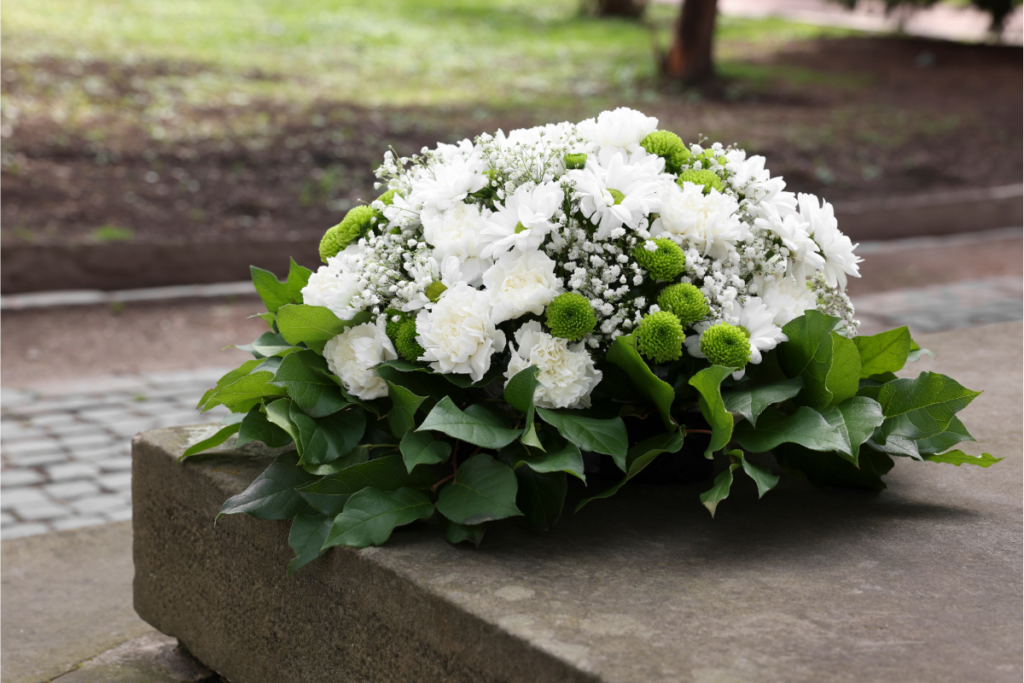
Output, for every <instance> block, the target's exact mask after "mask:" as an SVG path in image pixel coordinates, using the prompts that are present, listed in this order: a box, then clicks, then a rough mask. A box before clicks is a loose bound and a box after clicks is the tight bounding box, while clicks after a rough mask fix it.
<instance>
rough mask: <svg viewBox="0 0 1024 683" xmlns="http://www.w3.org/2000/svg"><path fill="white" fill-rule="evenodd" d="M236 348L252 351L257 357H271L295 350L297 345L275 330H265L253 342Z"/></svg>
mask: <svg viewBox="0 0 1024 683" xmlns="http://www.w3.org/2000/svg"><path fill="white" fill-rule="evenodd" d="M235 348H236V349H238V350H239V351H245V352H247V353H251V354H252V355H254V356H256V358H269V357H271V356H283V355H285V354H287V353H290V352H293V351H294V350H295V348H296V347H294V346H292V345H291V344H289V343H288V342H286V341H285V340H284V337H282V336H281V335H279V334H277V333H275V332H264V333H263V334H261V335H260V336H259V337H258V338H257V339H256V341H254V342H252V343H251V344H244V345H236V346H235Z"/></svg>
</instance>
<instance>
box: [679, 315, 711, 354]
mask: <svg viewBox="0 0 1024 683" xmlns="http://www.w3.org/2000/svg"><path fill="white" fill-rule="evenodd" d="M712 324H713V323H712V322H711V321H710V320H702V321H701V322H699V323H694V325H693V327H691V328H690V330H691V331H692V332H693V334H691V335H689V336H687V337H686V339H684V340H683V346H685V347H686V352H687V353H688V354H690V355H691V356H693V357H694V358H707V356H705V355H704V352H703V351H701V350H700V338H701V337H703V336H704V333H705V332H707V331H708V328H709V327H711V325H712Z"/></svg>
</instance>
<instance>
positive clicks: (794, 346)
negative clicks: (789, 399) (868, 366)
mask: <svg viewBox="0 0 1024 683" xmlns="http://www.w3.org/2000/svg"><path fill="white" fill-rule="evenodd" d="M838 322H839V318H835V317H832V316H830V315H825V314H824V313H820V312H818V311H807V312H806V313H804V314H803V315H802V316H800V317H799V318H794V319H793V320H791V321H789V322H788V323H786V325H785V326H783V328H782V331H783V332H785V333H786V336H787V337H788V338H789V340H788V341H785V342H783V343H781V344H779V346H778V347H777V349H778V357H779V363H780V365H781V366H782V369H783V371H784V372H785V373H786V375H787V376H788V377H797V376H800V377H803V380H804V389H803V391H802V392H801V394H800V400H801V401H803V402H805V403H806V404H807V405H809V406H810V407H811V408H824V407H825V406H827V405H828V404H830V403H831V402H832V391H831V390H830V389H829V388H828V385H827V379H828V374H829V370H830V369H831V368H832V348H833V337H832V330H833V329H834V328H835V326H836V323H838ZM859 374H860V373H859V372H858V375H859ZM837 380H838V378H837Z"/></svg>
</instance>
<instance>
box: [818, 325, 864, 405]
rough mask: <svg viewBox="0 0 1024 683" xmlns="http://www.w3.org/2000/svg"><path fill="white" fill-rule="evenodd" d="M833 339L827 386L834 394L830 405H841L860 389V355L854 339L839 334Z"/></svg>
mask: <svg viewBox="0 0 1024 683" xmlns="http://www.w3.org/2000/svg"><path fill="white" fill-rule="evenodd" d="M830 336H831V337H832V366H831V367H830V368H829V369H828V375H827V376H826V378H825V386H826V387H827V388H828V390H829V392H831V393H832V400H831V401H830V402H829V403H830V405H839V404H840V403H842V402H843V401H845V400H846V399H848V398H850V397H851V396H856V395H857V389H859V388H860V353H859V352H858V351H857V345H856V344H854V343H853V340H852V339H848V338H847V337H844V336H843V335H841V334H839V333H838V332H833V333H832V334H831V335H830Z"/></svg>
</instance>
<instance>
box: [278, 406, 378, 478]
mask: <svg viewBox="0 0 1024 683" xmlns="http://www.w3.org/2000/svg"><path fill="white" fill-rule="evenodd" d="M290 417H291V419H292V422H294V423H295V424H296V425H297V426H298V428H299V438H300V439H301V440H302V462H303V463H308V464H311V465H324V464H327V463H330V462H332V461H334V460H337V459H338V458H341V457H343V456H346V455H348V454H349V453H350V452H351V451H352V449H353V448H355V447H356V446H357V445H358V444H359V442H360V441H361V440H362V438H363V434H364V433H365V432H366V413H365V412H363V410H362V409H361V408H358V407H353V408H352V409H351V410H345V411H342V412H340V413H334V414H333V415H328V416H327V417H322V418H320V419H319V420H315V419H313V418H311V417H309V416H308V415H306V414H304V413H303V412H302V411H300V410H298V409H297V408H296V406H295V404H294V403H293V404H292V409H291V415H290Z"/></svg>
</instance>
